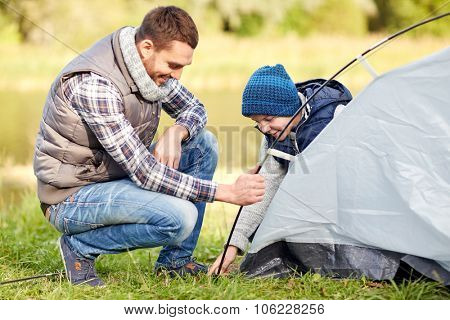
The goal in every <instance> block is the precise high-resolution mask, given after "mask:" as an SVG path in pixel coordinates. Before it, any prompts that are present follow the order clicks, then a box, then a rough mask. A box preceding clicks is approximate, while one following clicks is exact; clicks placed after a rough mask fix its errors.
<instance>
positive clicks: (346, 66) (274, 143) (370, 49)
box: [216, 12, 450, 275]
mask: <svg viewBox="0 0 450 320" xmlns="http://www.w3.org/2000/svg"><path fill="white" fill-rule="evenodd" d="M448 15H450V12H446V13H443V14H440V15H437V16H434V17H431V18H429V19H425V20H422V21H420V22H418V23H415V24H413V25H411V26H409V27H407V28H405V29H402V30H400V31H398V32H396V33H394V34H392V35H390V36H388V37H386V38H384V39H382V40H380V41H378V42H377V43H375V44H374V45H372V46H371V47H370V48H369V49H367V50H366V51H364V52H363V53H361V54H360V55H359V56H357V58H354V59H353V60H352V61H350V62H349V63H347V64H346V65H345V66H343V67H342V68H341V69H340V70H339V71H338V72H336V73H335V74H334V75H333V76H331V78H329V79H328V80H327V81H325V82H324V83H323V84H322V85H321V86H320V87H319V88H318V89H317V90H316V91H315V92H314V93H313V94H312V95H311V96H309V98H308V99H306V101H305V102H304V103H303V104H302V105H301V106H300V108H299V109H298V110H297V112H295V113H294V115H293V116H292V117H291V119H290V120H289V122H288V123H287V124H286V126H285V127H284V128H283V130H282V131H281V133H280V134H279V135H278V138H276V139H275V141H274V142H273V143H272V144H271V145H270V147H269V149H272V148H273V147H274V146H275V145H276V144H277V143H278V140H279V138H280V137H281V136H282V135H283V133H284V132H285V131H286V129H287V128H288V127H289V126H290V125H291V124H292V122H293V121H294V119H295V118H296V117H297V116H298V115H299V114H300V112H302V110H303V109H304V108H305V106H306V105H307V104H308V102H309V101H310V100H311V99H312V98H314V96H315V95H316V94H317V93H318V92H319V91H320V90H322V88H324V87H325V86H326V85H327V84H328V83H329V82H330V81H332V80H334V79H335V78H336V77H337V76H338V75H340V74H341V73H342V72H343V71H344V70H345V69H347V68H348V67H350V66H351V65H352V64H353V63H354V62H355V61H357V60H358V59H359V58H361V57H364V56H365V55H366V54H368V53H369V52H371V51H373V50H375V49H376V48H378V47H380V46H381V45H383V44H385V43H387V42H389V41H390V40H392V39H394V38H397V37H398V36H400V35H402V34H404V33H406V32H408V31H410V30H412V29H415V28H417V27H419V26H421V25H424V24H426V23H429V22H431V21H435V20H438V19H441V18H443V17H446V16H448ZM268 156H269V154H266V155H265V157H264V159H263V160H262V161H261V163H260V164H259V167H258V170H257V171H256V172H255V174H257V173H259V171H260V170H261V167H262V165H263V164H264V162H265V161H266V159H267V158H268ZM243 207H244V206H241V207H240V208H239V211H238V213H237V215H236V218H235V220H234V223H233V227H232V228H231V231H230V235H229V236H228V240H227V243H226V245H225V249H224V251H223V255H222V259H221V260H220V264H219V268H218V270H217V272H216V275H220V273H221V271H222V266H223V262H224V260H225V255H226V254H227V251H228V247H229V246H230V241H231V237H232V236H233V233H234V229H235V228H236V224H237V221H238V219H239V216H240V214H241V211H242V208H243Z"/></svg>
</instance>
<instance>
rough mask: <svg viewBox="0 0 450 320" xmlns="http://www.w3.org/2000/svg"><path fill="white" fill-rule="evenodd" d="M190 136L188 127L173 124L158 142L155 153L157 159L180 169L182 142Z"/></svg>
mask: <svg viewBox="0 0 450 320" xmlns="http://www.w3.org/2000/svg"><path fill="white" fill-rule="evenodd" d="M188 136H189V132H188V131H187V129H186V128H185V127H183V126H180V125H176V124H175V125H173V126H171V127H170V128H169V129H167V130H166V131H165V132H164V134H163V135H162V136H161V138H159V140H158V142H156V145H155V148H154V149H153V155H154V156H155V158H156V160H158V161H159V162H161V163H162V164H165V165H166V166H168V167H171V168H174V169H178V166H179V165H180V159H181V142H182V141H183V140H184V139H186V138H187V137H188Z"/></svg>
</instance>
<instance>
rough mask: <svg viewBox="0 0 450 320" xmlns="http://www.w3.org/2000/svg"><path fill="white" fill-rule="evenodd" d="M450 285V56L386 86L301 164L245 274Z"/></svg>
mask: <svg viewBox="0 0 450 320" xmlns="http://www.w3.org/2000/svg"><path fill="white" fill-rule="evenodd" d="M405 264H406V265H408V266H411V267H413V268H414V269H415V270H416V271H418V272H420V273H421V274H423V275H425V276H427V277H429V278H432V279H434V280H438V281H440V282H443V283H444V284H446V285H449V284H450V47H449V48H446V49H444V50H442V51H440V52H438V53H435V54H433V55H431V56H428V57H426V58H423V59H421V60H419V61H416V62H413V63H411V64H409V65H406V66H403V67H400V68H397V69H395V70H392V71H390V72H388V73H385V74H383V75H381V76H378V77H376V78H375V79H374V80H373V81H372V82H371V83H370V84H369V85H368V86H367V87H366V88H365V89H364V90H363V91H362V92H361V93H360V94H359V95H358V96H357V97H355V99H354V100H353V101H352V102H350V103H349V104H348V105H347V106H346V107H345V108H344V110H343V111H342V112H341V113H340V114H339V115H338V116H337V117H336V118H335V119H333V121H332V122H331V123H330V124H329V125H328V126H327V127H326V128H325V129H324V130H323V131H322V132H321V133H320V135H319V136H318V137H317V138H316V139H315V140H314V141H313V142H312V143H311V144H310V145H309V147H308V148H307V149H306V150H304V151H303V152H302V153H301V154H300V155H298V156H297V157H296V159H295V161H293V162H292V163H291V165H290V167H289V170H288V173H287V175H286V177H285V178H284V180H283V182H282V184H281V185H280V188H279V190H278V192H277V194H276V195H275V197H274V199H273V201H272V203H271V205H270V206H269V208H268V210H267V212H266V215H265V218H264V220H263V222H262V223H261V225H260V226H259V228H258V230H257V232H256V234H255V236H254V239H253V241H252V245H251V248H250V250H249V252H248V254H247V255H246V257H245V259H244V261H243V263H242V264H241V271H243V272H246V273H247V274H248V275H249V276H265V275H278V276H283V275H287V274H290V273H291V272H293V271H294V270H296V271H302V272H305V271H313V272H318V273H321V274H327V275H332V276H336V277H351V276H356V277H359V276H366V277H369V278H372V279H377V280H382V279H393V278H394V276H395V274H396V273H397V272H398V271H399V268H400V266H402V265H405Z"/></svg>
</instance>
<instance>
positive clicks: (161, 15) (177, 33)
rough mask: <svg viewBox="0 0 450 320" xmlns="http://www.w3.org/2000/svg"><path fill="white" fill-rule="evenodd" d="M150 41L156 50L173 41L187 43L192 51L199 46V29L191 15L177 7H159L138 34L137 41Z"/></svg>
mask: <svg viewBox="0 0 450 320" xmlns="http://www.w3.org/2000/svg"><path fill="white" fill-rule="evenodd" d="M145 39H149V40H151V41H152V42H153V44H154V45H155V48H156V50H162V49H165V48H167V47H168V46H169V43H170V42H171V41H173V40H177V41H181V42H184V43H187V44H188V45H189V46H190V47H191V48H192V49H195V47H197V44H198V31H197V27H196V25H195V23H194V21H193V20H192V18H191V17H190V16H189V14H188V13H187V12H186V11H184V10H183V9H180V8H178V7H175V6H167V7H157V8H155V9H153V10H151V11H150V12H148V13H147V14H146V15H145V17H144V20H143V21H142V24H141V26H140V27H139V30H138V32H137V34H136V41H142V40H145Z"/></svg>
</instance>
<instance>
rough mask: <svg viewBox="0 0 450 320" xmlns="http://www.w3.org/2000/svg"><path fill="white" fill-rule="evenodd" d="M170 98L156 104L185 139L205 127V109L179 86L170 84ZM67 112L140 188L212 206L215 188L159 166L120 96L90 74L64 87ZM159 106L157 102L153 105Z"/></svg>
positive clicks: (101, 79)
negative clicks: (184, 133)
mask: <svg viewBox="0 0 450 320" xmlns="http://www.w3.org/2000/svg"><path fill="white" fill-rule="evenodd" d="M168 81H170V82H169V83H168V85H169V86H170V92H169V94H168V95H167V97H165V98H164V99H163V100H162V101H161V102H162V108H163V109H164V111H166V112H167V113H168V114H169V115H170V116H171V117H172V118H174V119H176V121H175V123H176V124H179V125H182V126H184V127H185V128H186V129H187V130H188V132H189V139H190V138H192V137H194V136H195V135H196V134H198V133H199V132H200V131H201V130H202V129H203V128H204V126H205V124H206V121H207V114H206V110H205V107H204V106H203V104H201V103H200V101H199V100H198V99H196V98H195V97H194V95H192V93H190V92H189V91H188V90H187V89H186V88H185V87H184V86H182V85H181V83H180V82H178V81H177V80H175V79H170V80H168ZM63 92H64V95H65V97H66V99H67V101H68V103H69V106H70V107H71V108H72V109H73V110H74V111H75V112H76V113H77V114H78V115H79V116H80V117H81V118H82V119H83V121H85V122H86V123H87V125H88V126H89V128H90V129H91V130H92V132H93V133H94V134H95V136H96V137H97V139H98V140H99V142H100V143H101V144H102V146H103V148H105V150H106V151H107V152H108V153H109V154H110V155H111V157H112V158H113V159H114V160H115V161H116V162H117V163H118V164H119V165H120V167H121V168H122V169H123V170H124V171H125V172H126V173H127V174H128V176H129V177H130V178H131V180H132V181H133V182H134V183H136V185H138V186H139V187H141V188H143V189H146V190H150V191H155V192H160V193H165V194H168V195H172V196H175V197H178V198H182V199H186V200H190V201H193V202H212V201H213V200H214V197H215V194H216V190H217V183H215V182H212V181H209V180H202V179H197V178H194V177H192V176H190V175H187V174H183V173H181V172H179V171H177V170H174V169H172V168H169V167H167V166H165V165H163V164H162V163H160V162H158V161H157V160H156V159H155V158H154V157H153V155H152V154H151V153H150V152H149V151H148V149H147V148H146V147H145V145H144V144H143V143H142V141H141V140H140V138H139V137H138V135H137V133H136V132H135V130H134V128H133V127H132V126H131V124H130V122H129V121H128V120H127V119H126V118H125V115H124V105H123V100H122V96H121V94H120V92H119V91H118V89H117V88H116V87H115V86H114V84H113V83H112V82H111V81H109V80H108V79H106V78H104V77H101V76H99V75H97V74H94V73H82V74H77V75H74V76H73V77H71V78H69V79H67V80H66V81H65V82H64V83H63ZM155 103H158V102H155Z"/></svg>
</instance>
